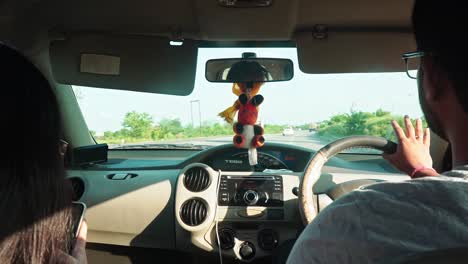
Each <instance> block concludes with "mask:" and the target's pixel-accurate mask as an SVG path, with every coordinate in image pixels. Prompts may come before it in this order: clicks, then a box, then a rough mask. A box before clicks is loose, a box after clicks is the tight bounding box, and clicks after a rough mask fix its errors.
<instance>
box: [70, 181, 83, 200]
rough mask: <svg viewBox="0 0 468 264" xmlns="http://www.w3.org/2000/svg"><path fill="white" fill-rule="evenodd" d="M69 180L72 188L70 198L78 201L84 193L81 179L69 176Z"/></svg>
mask: <svg viewBox="0 0 468 264" xmlns="http://www.w3.org/2000/svg"><path fill="white" fill-rule="evenodd" d="M69 180H70V183H71V187H72V190H73V195H72V200H73V201H78V200H80V199H81V197H82V196H83V194H84V191H85V184H84V182H83V180H82V179H80V178H78V177H72V178H69Z"/></svg>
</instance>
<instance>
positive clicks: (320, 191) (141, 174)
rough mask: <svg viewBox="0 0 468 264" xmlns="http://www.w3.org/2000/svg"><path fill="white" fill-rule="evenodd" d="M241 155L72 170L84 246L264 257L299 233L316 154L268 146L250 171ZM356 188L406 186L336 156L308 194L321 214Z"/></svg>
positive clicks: (383, 168)
mask: <svg viewBox="0 0 468 264" xmlns="http://www.w3.org/2000/svg"><path fill="white" fill-rule="evenodd" d="M246 153H247V151H246V150H243V149H236V148H234V147H233V146H232V145H221V146H216V147H212V148H209V149H206V150H202V151H197V152H194V153H193V152H184V154H183V155H181V156H177V155H174V153H173V154H172V155H173V156H172V158H170V159H167V158H164V157H167V156H168V155H167V154H168V152H167V150H166V151H145V152H144V153H143V154H142V151H133V152H132V151H116V152H114V153H112V152H111V153H110V155H109V156H110V159H109V161H108V162H107V163H103V164H95V165H93V166H90V167H86V168H72V169H70V170H69V171H68V175H69V177H70V179H71V180H72V183H73V186H74V189H75V193H77V195H76V198H77V199H78V200H80V201H83V202H85V203H86V204H87V205H88V211H87V213H86V218H87V221H88V225H89V233H88V240H89V241H90V242H91V243H101V244H110V245H121V246H132V247H145V248H158V249H171V250H174V249H176V250H181V251H190V252H192V251H194V250H200V251H204V252H218V251H221V252H222V253H223V256H225V257H227V258H236V259H239V260H242V261H252V260H254V259H258V258H262V257H267V256H271V255H272V252H273V251H274V250H275V248H277V247H279V246H280V245H281V244H282V243H284V242H286V241H288V240H291V239H296V238H297V236H298V234H299V233H300V231H301V230H302V228H303V224H302V222H301V217H300V215H299V210H298V206H299V204H298V199H297V187H299V183H300V179H301V175H302V172H303V171H304V168H305V166H306V165H307V163H308V161H309V159H310V158H311V157H312V156H313V155H314V153H315V152H314V151H313V150H310V149H306V148H302V147H298V146H292V145H285V144H274V143H271V144H266V145H265V146H264V147H262V148H260V149H259V150H258V161H259V164H258V165H257V166H250V165H249V164H248V159H247V155H246ZM186 155H189V156H188V157H187V156H186ZM159 156H160V157H159ZM135 157H136V158H135ZM356 179H373V180H375V181H376V182H377V181H381V180H389V181H400V180H406V179H408V177H407V176H404V175H401V174H399V173H398V172H397V171H395V170H394V169H393V168H392V167H391V166H390V165H389V164H388V163H387V162H386V161H384V160H383V159H382V158H381V157H380V156H379V155H358V154H343V155H339V156H337V157H334V158H332V159H330V160H329V162H328V163H327V164H326V165H325V167H324V168H323V170H322V177H321V179H320V181H319V183H317V184H316V186H315V187H314V188H315V189H314V192H315V193H317V195H318V197H317V198H319V199H318V200H319V203H320V204H319V207H320V208H321V209H323V208H324V207H326V206H327V205H328V204H330V203H331V202H332V201H331V199H330V198H329V197H328V198H327V194H326V193H327V191H328V190H329V189H330V188H333V186H335V185H336V184H338V183H341V182H344V181H348V180H356ZM218 241H219V243H218Z"/></svg>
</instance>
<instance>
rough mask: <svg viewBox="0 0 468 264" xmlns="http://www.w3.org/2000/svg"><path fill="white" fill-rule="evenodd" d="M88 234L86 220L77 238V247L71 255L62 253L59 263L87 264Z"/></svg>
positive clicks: (59, 256)
mask: <svg viewBox="0 0 468 264" xmlns="http://www.w3.org/2000/svg"><path fill="white" fill-rule="evenodd" d="M87 233H88V224H87V223H86V221H85V220H83V222H82V223H81V226H80V232H79V233H78V237H77V238H76V242H75V246H74V247H73V249H72V252H71V255H68V254H67V253H65V252H60V254H59V255H58V261H57V263H60V264H87V263H88V258H87V257H86V236H87Z"/></svg>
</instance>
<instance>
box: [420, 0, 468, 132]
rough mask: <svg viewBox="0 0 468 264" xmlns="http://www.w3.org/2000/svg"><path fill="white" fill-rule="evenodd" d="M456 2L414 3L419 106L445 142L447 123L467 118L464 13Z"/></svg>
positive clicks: (428, 0) (467, 60)
mask: <svg viewBox="0 0 468 264" xmlns="http://www.w3.org/2000/svg"><path fill="white" fill-rule="evenodd" d="M461 3H462V2H460V1H456V0H445V1H441V0H438V1H437V0H416V4H415V7H414V11H413V26H414V33H415V36H416V43H417V46H418V50H419V51H424V52H425V54H426V55H425V56H424V57H423V58H422V65H421V70H420V71H419V80H418V84H419V85H418V86H419V97H420V102H421V107H422V109H423V111H424V114H425V116H426V119H427V121H428V123H429V126H430V127H431V129H432V130H433V131H434V132H435V133H437V134H438V135H440V136H441V137H443V138H446V139H447V136H448V135H447V132H448V129H450V128H449V127H451V125H453V124H451V123H450V122H452V123H453V120H455V119H456V116H454V115H457V116H459V117H461V116H465V115H466V116H468V74H467V73H468V53H467V52H466V51H465V49H466V48H468V41H466V40H465V39H466V37H467V36H465V34H467V31H466V24H467V22H468V14H466V12H465V11H464V8H462V6H461Z"/></svg>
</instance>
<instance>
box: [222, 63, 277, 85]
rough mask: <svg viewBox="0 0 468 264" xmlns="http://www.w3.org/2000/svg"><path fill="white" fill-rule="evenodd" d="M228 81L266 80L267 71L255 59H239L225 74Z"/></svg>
mask: <svg viewBox="0 0 468 264" xmlns="http://www.w3.org/2000/svg"><path fill="white" fill-rule="evenodd" d="M227 80H228V81H233V82H238V81H239V80H246V81H258V82H261V81H266V80H268V71H267V70H266V69H265V68H264V67H263V66H262V65H260V64H259V63H258V62H256V61H240V62H237V63H235V64H234V65H233V66H232V67H231V69H230V70H229V73H228V75H227Z"/></svg>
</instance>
